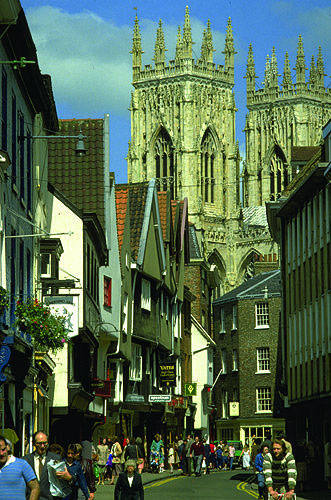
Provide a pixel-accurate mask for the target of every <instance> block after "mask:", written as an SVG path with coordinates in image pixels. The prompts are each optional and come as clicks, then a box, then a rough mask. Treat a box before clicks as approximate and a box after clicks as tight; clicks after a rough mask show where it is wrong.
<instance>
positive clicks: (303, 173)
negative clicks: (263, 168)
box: [282, 146, 322, 198]
mask: <svg viewBox="0 0 331 500" xmlns="http://www.w3.org/2000/svg"><path fill="white" fill-rule="evenodd" d="M321 158H322V148H321V147H320V146H318V147H317V148H316V151H315V154H314V155H313V156H311V157H310V158H309V160H308V162H307V163H306V165H304V166H303V167H302V168H301V169H300V171H299V172H298V173H297V174H296V175H295V176H294V177H293V179H292V180H291V182H290V183H289V185H288V186H287V187H286V188H285V189H284V191H283V192H282V198H283V197H287V196H289V195H290V194H291V192H292V191H294V190H295V189H296V188H297V187H298V186H299V185H300V184H301V183H302V182H303V180H304V179H305V178H306V177H307V175H308V174H309V172H310V171H311V169H312V168H313V167H314V165H316V163H318V162H319V161H320V160H321Z"/></svg>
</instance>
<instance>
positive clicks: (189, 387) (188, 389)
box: [184, 382, 197, 396]
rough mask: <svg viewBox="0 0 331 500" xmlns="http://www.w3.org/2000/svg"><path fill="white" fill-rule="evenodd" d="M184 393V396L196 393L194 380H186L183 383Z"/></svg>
mask: <svg viewBox="0 0 331 500" xmlns="http://www.w3.org/2000/svg"><path fill="white" fill-rule="evenodd" d="M184 395H185V396H196V395H197V383H196V382H186V384H185V385H184Z"/></svg>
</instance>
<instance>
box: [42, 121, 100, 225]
mask: <svg viewBox="0 0 331 500" xmlns="http://www.w3.org/2000/svg"><path fill="white" fill-rule="evenodd" d="M103 127H104V120H103V119H102V118H100V119H99V118H98V119H90V118H88V119H81V120H75V119H74V120H59V133H58V135H78V134H79V133H80V131H81V132H82V134H83V135H86V136H87V139H84V144H85V148H86V149H87V151H86V155H84V156H77V155H76V154H75V147H76V144H77V139H48V140H47V142H48V178H49V182H50V183H51V184H52V185H53V186H55V187H56V188H57V189H58V190H59V191H60V192H62V193H63V194H64V195H65V196H66V197H67V198H68V199H70V200H71V201H72V203H73V204H74V205H76V206H77V207H78V208H79V209H80V210H82V211H83V212H90V213H96V215H97V217H98V219H99V222H100V223H101V225H102V227H103V228H105V217H104V141H103Z"/></svg>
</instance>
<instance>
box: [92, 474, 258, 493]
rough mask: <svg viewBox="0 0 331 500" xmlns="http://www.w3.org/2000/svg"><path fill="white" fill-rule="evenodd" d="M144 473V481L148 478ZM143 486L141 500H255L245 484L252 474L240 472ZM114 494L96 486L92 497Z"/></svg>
mask: <svg viewBox="0 0 331 500" xmlns="http://www.w3.org/2000/svg"><path fill="white" fill-rule="evenodd" d="M148 476H149V474H148V473H146V475H145V474H144V482H145V481H148V480H149V479H150V478H149V477H148ZM159 477H160V479H159V480H157V481H154V482H152V483H147V484H145V486H144V490H145V499H146V500H151V499H155V498H157V499H158V500H179V499H180V500H193V499H200V500H204V499H210V498H215V499H216V498H221V499H222V500H232V499H236V498H237V499H240V498H241V499H243V500H244V499H245V498H248V495H249V497H253V498H258V494H257V486H255V485H253V487H252V486H251V485H250V484H249V482H248V481H249V479H250V478H251V477H252V474H249V473H244V472H242V471H240V470H239V471H233V472H214V473H211V474H210V475H209V476H205V475H202V476H201V477H195V476H191V477H183V476H174V477H169V476H168V477H165V478H163V479H162V475H160V476H159ZM113 495H114V487H113V486H109V485H105V486H99V487H98V490H97V493H96V495H95V499H96V500H110V499H112V498H113Z"/></svg>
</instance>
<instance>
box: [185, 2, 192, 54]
mask: <svg viewBox="0 0 331 500" xmlns="http://www.w3.org/2000/svg"><path fill="white" fill-rule="evenodd" d="M192 45H193V42H192V30H191V21H190V13H189V9H188V6H187V5H186V9H185V22H184V30H183V58H184V59H192Z"/></svg>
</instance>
